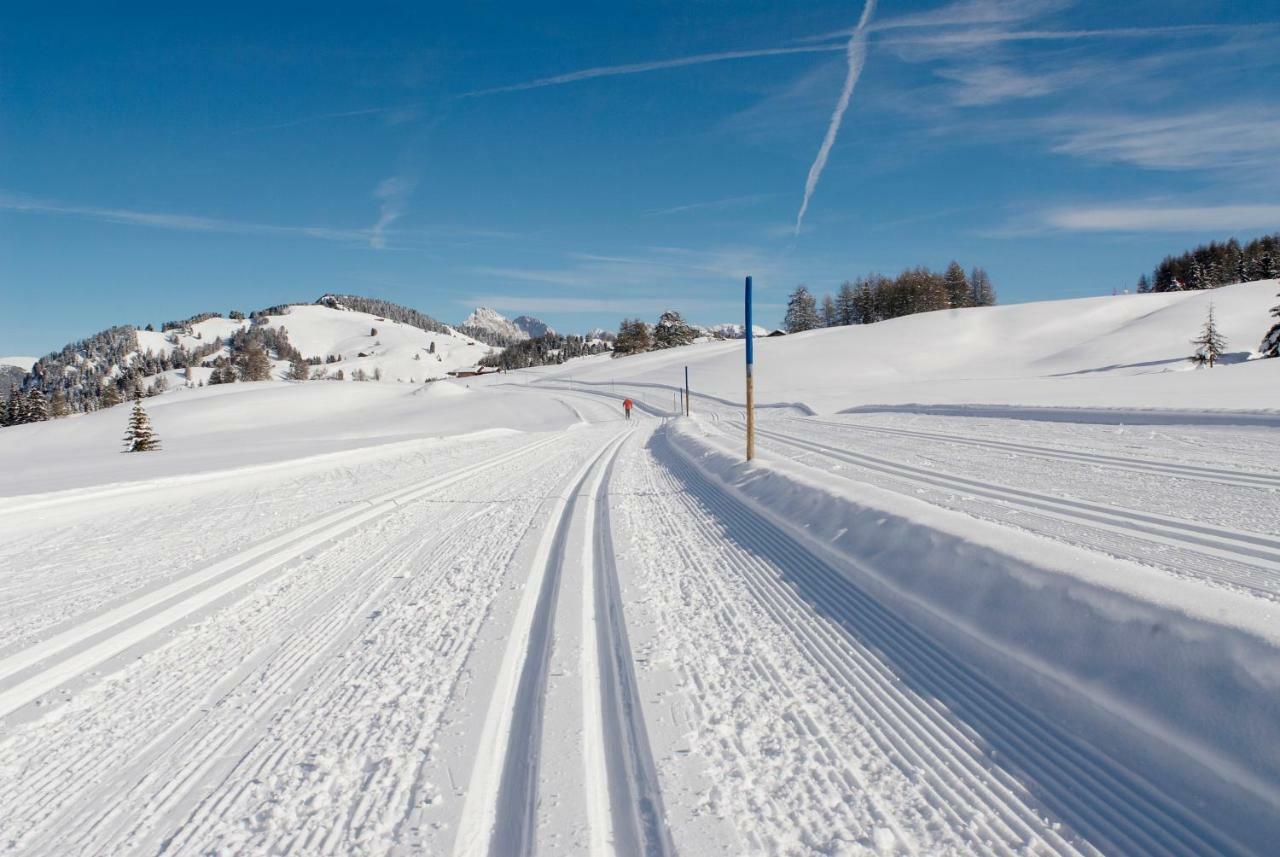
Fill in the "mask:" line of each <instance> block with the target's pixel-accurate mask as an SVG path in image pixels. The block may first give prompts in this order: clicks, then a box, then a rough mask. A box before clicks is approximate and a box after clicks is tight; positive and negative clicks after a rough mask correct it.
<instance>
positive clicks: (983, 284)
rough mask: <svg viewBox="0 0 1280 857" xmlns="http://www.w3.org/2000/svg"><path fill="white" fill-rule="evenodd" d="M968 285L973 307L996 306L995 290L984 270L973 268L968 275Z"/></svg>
mask: <svg viewBox="0 0 1280 857" xmlns="http://www.w3.org/2000/svg"><path fill="white" fill-rule="evenodd" d="M969 284H970V287H971V288H972V289H973V305H974V306H995V305H996V290H995V287H994V286H992V285H991V277H989V276H987V271H986V269H985V268H974V269H973V271H972V272H971V273H970V274H969Z"/></svg>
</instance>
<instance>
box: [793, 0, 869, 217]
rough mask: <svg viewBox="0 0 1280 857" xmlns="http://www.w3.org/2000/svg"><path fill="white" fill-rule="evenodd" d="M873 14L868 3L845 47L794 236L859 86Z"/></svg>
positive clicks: (805, 187) (807, 180)
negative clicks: (835, 96) (844, 64)
mask: <svg viewBox="0 0 1280 857" xmlns="http://www.w3.org/2000/svg"><path fill="white" fill-rule="evenodd" d="M875 10H876V0H867V5H865V6H863V7H862V17H861V18H859V19H858V26H857V27H855V28H854V30H853V35H852V36H850V37H849V44H848V45H847V46H846V47H845V56H846V57H847V58H848V62H849V69H848V71H847V72H846V73H845V78H844V89H842V90H840V100H839V101H837V102H836V109H835V112H833V113H832V114H831V122H830V123H829V124H828V125H827V136H826V137H824V138H823V139H822V145H821V146H820V147H819V148H818V156H817V157H816V158H814V159H813V165H812V166H811V167H809V177H808V179H806V180H805V183H804V201H803V202H801V203H800V212H799V213H798V214H797V215H796V235H799V234H800V225H801V224H802V223H803V222H804V213H805V212H806V211H808V209H809V200H810V199H811V198H812V197H813V192H814V191H815V190H816V189H817V187H818V179H820V178H822V171H823V170H824V169H825V168H826V166H827V156H828V155H830V154H831V147H832V146H834V145H835V142H836V134H837V133H839V131H840V122H841V121H842V120H843V119H844V112H845V110H847V109H848V107H849V99H850V98H852V97H853V88H854V87H855V86H857V85H858V77H859V76H860V75H861V74H862V66H863V63H865V62H866V59H867V25H868V24H869V23H870V22H871V15H872V14H873V13H874V12H875Z"/></svg>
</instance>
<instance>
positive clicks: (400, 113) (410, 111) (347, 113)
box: [237, 106, 417, 134]
mask: <svg viewBox="0 0 1280 857" xmlns="http://www.w3.org/2000/svg"><path fill="white" fill-rule="evenodd" d="M416 115H417V108H416V107H414V106H408V107H404V106H402V107H367V108H364V109H361V110H339V111H337V112H334V113H316V114H313V115H311V116H298V117H295V118H293V119H284V120H281V121H279V122H268V123H266V124H263V125H253V126H250V127H248V128H240V129H238V131H237V133H241V134H248V133H252V132H254V131H274V130H277V129H280V128H295V127H297V126H299V125H310V124H311V123H313V122H329V121H332V120H334V119H352V118H355V117H357V116H385V117H387V118H388V120H389V121H391V122H392V123H393V124H398V123H399V122H403V121H405V120H406V119H407V118H412V117H413V116H416Z"/></svg>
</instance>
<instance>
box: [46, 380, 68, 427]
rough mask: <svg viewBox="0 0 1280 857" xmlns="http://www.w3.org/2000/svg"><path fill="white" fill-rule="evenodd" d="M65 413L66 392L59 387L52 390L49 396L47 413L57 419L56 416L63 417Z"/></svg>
mask: <svg viewBox="0 0 1280 857" xmlns="http://www.w3.org/2000/svg"><path fill="white" fill-rule="evenodd" d="M67 413H68V408H67V394H66V393H64V392H63V391H62V388H61V387H59V388H58V389H56V390H54V391H53V396H51V397H50V398H49V415H50V416H52V417H53V418H55V419H57V418H58V417H65V416H66V415H67Z"/></svg>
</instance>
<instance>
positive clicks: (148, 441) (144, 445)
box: [124, 389, 160, 452]
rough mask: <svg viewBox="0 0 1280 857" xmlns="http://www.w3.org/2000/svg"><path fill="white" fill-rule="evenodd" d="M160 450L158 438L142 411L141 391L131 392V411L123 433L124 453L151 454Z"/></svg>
mask: <svg viewBox="0 0 1280 857" xmlns="http://www.w3.org/2000/svg"><path fill="white" fill-rule="evenodd" d="M159 448H160V438H158V437H156V433H155V430H154V429H152V428H151V418H150V417H148V416H147V412H146V411H145V410H143V409H142V391H141V390H138V389H134V391H133V411H132V413H130V414H129V425H128V427H127V428H126V429H125V432H124V451H125V452H152V451H154V450H157V449H159Z"/></svg>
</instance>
